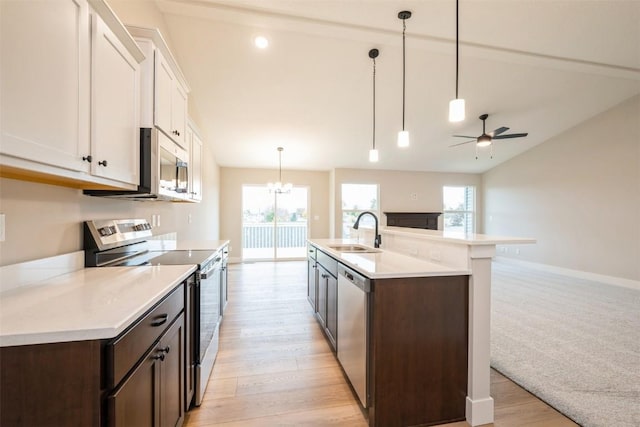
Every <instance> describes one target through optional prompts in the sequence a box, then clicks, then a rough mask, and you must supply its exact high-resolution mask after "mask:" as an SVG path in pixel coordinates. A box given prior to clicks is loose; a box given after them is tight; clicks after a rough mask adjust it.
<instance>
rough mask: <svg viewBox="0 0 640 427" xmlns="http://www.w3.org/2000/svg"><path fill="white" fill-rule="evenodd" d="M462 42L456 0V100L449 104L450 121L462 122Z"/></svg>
mask: <svg viewBox="0 0 640 427" xmlns="http://www.w3.org/2000/svg"><path fill="white" fill-rule="evenodd" d="M459 45H460V41H459V39H458V0H456V99H453V100H451V102H449V121H450V122H461V121H463V120H464V108H465V107H464V99H461V98H458V68H459V67H458V62H459V59H458V50H459Z"/></svg>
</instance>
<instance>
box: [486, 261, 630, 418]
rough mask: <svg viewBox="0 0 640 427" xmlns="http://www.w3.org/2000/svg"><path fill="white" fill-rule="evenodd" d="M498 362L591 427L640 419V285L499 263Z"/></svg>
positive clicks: (494, 338)
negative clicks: (621, 284) (635, 287)
mask: <svg viewBox="0 0 640 427" xmlns="http://www.w3.org/2000/svg"><path fill="white" fill-rule="evenodd" d="M492 276H493V284H492V286H493V287H492V299H491V304H492V310H491V312H492V313H491V322H492V324H491V365H492V366H493V367H494V368H495V369H497V370H498V371H500V372H502V373H503V374H504V375H506V376H507V377H509V378H511V379H512V380H513V381H515V382H516V383H518V384H520V385H521V386H522V387H524V388H525V389H527V390H529V391H530V392H532V393H533V394H535V395H536V396H538V397H539V398H540V399H542V400H544V401H546V402H547V403H549V404H550V405H551V406H553V407H554V408H556V409H557V410H558V411H560V412H562V413H563V414H565V415H566V416H568V417H570V418H571V419H573V420H574V421H575V422H577V423H579V424H581V425H583V426H585V427H592V426H593V427H600V426H602V427H609V426H616V427H626V426H629V427H631V426H634V427H637V426H640V291H637V290H633V289H627V288H622V287H617V286H611V285H606V284H602V283H597V282H592V281H588V280H583V279H576V278H572V277H568V276H562V275H558V274H551V273H547V272H544V271H541V270H537V269H532V268H528V267H522V266H516V265H514V264H509V263H508V262H503V261H497V262H494V263H493V274H492Z"/></svg>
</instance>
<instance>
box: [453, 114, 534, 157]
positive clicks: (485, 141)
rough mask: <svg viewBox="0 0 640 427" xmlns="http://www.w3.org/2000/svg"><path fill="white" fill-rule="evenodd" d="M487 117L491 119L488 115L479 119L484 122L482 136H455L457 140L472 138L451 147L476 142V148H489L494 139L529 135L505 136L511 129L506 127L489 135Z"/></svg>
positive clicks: (512, 134) (515, 134) (514, 134)
mask: <svg viewBox="0 0 640 427" xmlns="http://www.w3.org/2000/svg"><path fill="white" fill-rule="evenodd" d="M487 117H489V115H488V114H483V115H481V116H480V117H478V118H479V119H480V120H482V135H480V136H478V137H475V136H468V135H453V136H454V137H456V138H471V139H470V140H469V141H465V142H460V143H458V144H453V145H450V146H449V147H457V146H459V145H464V144H468V143H470V142H473V141H476V147H488V146H489V145H491V142H492V141H493V140H494V139H509V138H522V137H524V136H527V135H529V134H528V133H508V134H505V132H506V131H508V130H509V128H508V127H504V126H503V127H499V128H498V129H496V130H494V131H492V132H489V133H487V132H486V130H485V124H486V120H487ZM476 158H477V157H476Z"/></svg>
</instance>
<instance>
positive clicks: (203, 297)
mask: <svg viewBox="0 0 640 427" xmlns="http://www.w3.org/2000/svg"><path fill="white" fill-rule="evenodd" d="M221 268H222V262H221V259H220V258H219V257H218V258H216V259H215V260H214V262H213V263H212V264H210V265H209V266H204V269H203V271H201V272H200V283H199V290H198V292H197V293H196V297H197V300H198V302H197V304H196V309H197V312H196V316H197V318H198V319H199V322H198V325H197V326H198V329H199V332H198V333H197V336H199V343H198V344H199V345H198V350H197V351H198V363H197V365H196V390H195V391H196V399H195V403H196V406H200V404H201V403H202V396H204V392H205V389H206V387H207V383H208V381H209V376H210V375H211V371H212V370H213V363H214V362H215V360H216V355H217V354H218V334H219V329H220V320H221V319H222V317H221V311H220V289H221V286H220V285H221V281H220V279H221V272H222V270H221Z"/></svg>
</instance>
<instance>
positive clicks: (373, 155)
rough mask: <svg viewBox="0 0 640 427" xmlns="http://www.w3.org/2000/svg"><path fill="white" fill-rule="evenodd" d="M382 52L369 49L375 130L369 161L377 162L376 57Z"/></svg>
mask: <svg viewBox="0 0 640 427" xmlns="http://www.w3.org/2000/svg"><path fill="white" fill-rule="evenodd" d="M379 54H380V51H378V49H371V50H370V51H369V58H371V59H372V60H373V120H372V123H373V132H372V140H373V144H372V147H371V150H369V161H370V162H372V163H375V162H377V161H378V159H379V158H378V150H377V149H376V58H377V57H378V55H379Z"/></svg>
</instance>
